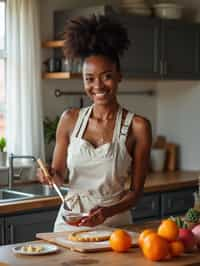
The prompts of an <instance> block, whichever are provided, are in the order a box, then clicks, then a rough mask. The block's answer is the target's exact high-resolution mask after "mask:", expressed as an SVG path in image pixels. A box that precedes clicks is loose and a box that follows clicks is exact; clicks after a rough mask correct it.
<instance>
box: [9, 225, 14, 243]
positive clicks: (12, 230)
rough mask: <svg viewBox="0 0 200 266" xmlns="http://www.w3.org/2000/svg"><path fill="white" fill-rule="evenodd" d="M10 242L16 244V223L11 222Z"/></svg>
mask: <svg viewBox="0 0 200 266" xmlns="http://www.w3.org/2000/svg"><path fill="white" fill-rule="evenodd" d="M9 228H10V244H14V225H13V224H10V225H9Z"/></svg>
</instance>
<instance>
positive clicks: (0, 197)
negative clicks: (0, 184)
mask: <svg viewBox="0 0 200 266" xmlns="http://www.w3.org/2000/svg"><path fill="white" fill-rule="evenodd" d="M32 197H34V195H33V194H30V193H24V192H20V191H15V190H10V189H0V204H1V203H5V202H10V201H16V200H23V199H28V198H32Z"/></svg>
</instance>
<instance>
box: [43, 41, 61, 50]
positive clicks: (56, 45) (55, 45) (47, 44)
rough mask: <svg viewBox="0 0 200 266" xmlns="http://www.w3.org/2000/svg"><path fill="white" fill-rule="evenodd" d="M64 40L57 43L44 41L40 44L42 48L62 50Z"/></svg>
mask: <svg viewBox="0 0 200 266" xmlns="http://www.w3.org/2000/svg"><path fill="white" fill-rule="evenodd" d="M64 43H65V41H64V40H59V41H45V42H43V43H42V48H62V47H64Z"/></svg>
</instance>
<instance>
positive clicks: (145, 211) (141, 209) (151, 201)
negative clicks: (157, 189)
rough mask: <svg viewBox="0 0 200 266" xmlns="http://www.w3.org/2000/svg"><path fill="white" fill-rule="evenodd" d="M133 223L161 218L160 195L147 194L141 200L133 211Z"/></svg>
mask: <svg viewBox="0 0 200 266" xmlns="http://www.w3.org/2000/svg"><path fill="white" fill-rule="evenodd" d="M132 217H133V221H137V220H145V219H156V218H159V217H160V194H159V193H149V194H148V193H147V194H144V196H143V197H142V198H141V199H140V200H139V202H138V204H137V206H136V208H135V209H134V210H133V211H132Z"/></svg>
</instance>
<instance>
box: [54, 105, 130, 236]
mask: <svg viewBox="0 0 200 266" xmlns="http://www.w3.org/2000/svg"><path fill="white" fill-rule="evenodd" d="M92 109H93V105H92V106H90V107H86V108H82V109H81V110H80V112H79V116H78V119H77V122H76V124H75V127H74V130H73V132H72V135H71V138H70V144H69V146H68V158H67V166H68V169H69V188H70V190H69V192H68V194H67V195H66V197H65V199H66V201H67V203H68V205H69V206H70V208H71V209H72V210H73V211H75V212H89V211H90V209H91V208H94V207H95V206H97V205H98V206H109V205H113V204H116V203H117V202H118V201H119V200H120V199H121V198H122V197H123V196H124V192H125V184H126V183H127V178H128V176H129V174H130V171H131V165H132V157H131V156H130V155H129V153H128V151H127V148H126V137H127V133H128V129H129V126H130V124H131V121H132V119H133V115H134V114H133V113H130V112H128V113H127V115H126V119H125V121H124V124H123V125H122V126H121V124H122V108H121V107H119V108H118V112H117V117H116V121H115V128H114V132H113V138H112V141H111V142H109V143H105V144H102V145H101V146H98V147H96V148H95V147H94V146H93V145H92V144H91V143H90V142H88V141H87V140H85V139H83V135H84V132H85V129H86V127H87V123H88V120H89V118H90V115H91V112H92ZM61 212H62V207H61V210H60V212H59V214H58V217H57V220H56V223H55V228H54V230H55V231H61V230H63V229H65V230H71V229H72V227H74V226H70V225H69V226H68V225H66V224H65V223H63V220H62V218H61ZM122 220H123V221H122ZM130 222H131V217H130V214H129V212H128V213H127V212H126V213H124V212H123V213H121V214H117V215H115V216H113V217H111V218H108V219H107V220H106V221H105V224H107V225H113V226H117V225H121V224H127V223H130ZM63 224H64V225H65V226H64V228H63ZM66 227H69V228H66ZM76 228H77V227H76ZM78 228H79V229H80V227H78Z"/></svg>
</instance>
